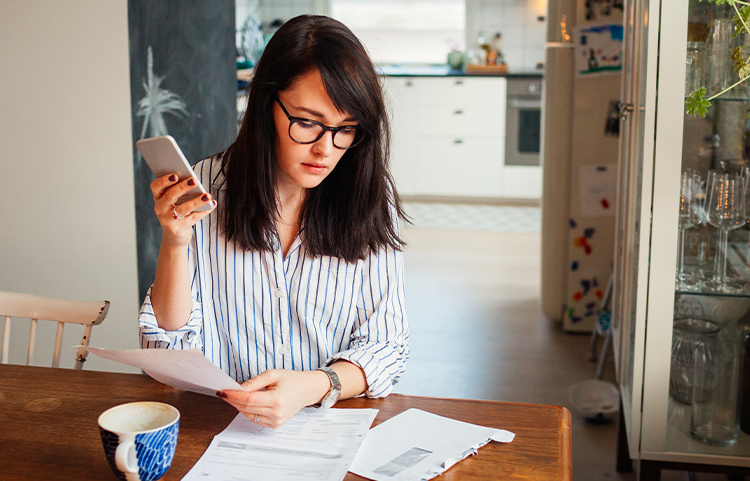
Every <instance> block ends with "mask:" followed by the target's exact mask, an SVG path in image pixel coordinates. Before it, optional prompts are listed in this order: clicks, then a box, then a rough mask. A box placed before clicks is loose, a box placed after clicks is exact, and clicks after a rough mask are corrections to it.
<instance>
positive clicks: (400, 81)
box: [383, 77, 506, 198]
mask: <svg viewBox="0 0 750 481" xmlns="http://www.w3.org/2000/svg"><path fill="white" fill-rule="evenodd" d="M383 79H384V85H385V87H386V95H387V99H388V100H387V102H388V104H389V107H390V109H391V135H392V144H391V168H392V172H393V175H394V178H395V180H396V184H397V186H398V188H399V192H400V193H401V194H402V195H423V196H449V197H474V198H477V197H486V198H499V197H503V190H504V180H503V157H504V152H505V99H506V80H505V78H502V77H484V78H477V77H472V78H466V77H383Z"/></svg>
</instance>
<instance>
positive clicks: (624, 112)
mask: <svg viewBox="0 0 750 481" xmlns="http://www.w3.org/2000/svg"><path fill="white" fill-rule="evenodd" d="M618 108H619V109H620V117H621V118H622V119H623V120H625V119H627V118H628V115H630V112H632V111H633V110H635V105H633V104H628V103H624V102H619V103H618Z"/></svg>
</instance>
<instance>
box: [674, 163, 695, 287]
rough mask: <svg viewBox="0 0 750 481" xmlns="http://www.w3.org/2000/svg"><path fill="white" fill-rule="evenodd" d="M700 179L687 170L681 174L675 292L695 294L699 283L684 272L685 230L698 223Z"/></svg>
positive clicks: (692, 276)
mask: <svg viewBox="0 0 750 481" xmlns="http://www.w3.org/2000/svg"><path fill="white" fill-rule="evenodd" d="M699 184H700V178H699V177H698V176H697V174H696V173H695V172H693V171H692V170H690V169H687V170H686V171H685V172H683V173H682V179H681V183H680V223H679V231H680V244H679V245H678V249H677V262H678V271H677V290H678V291H683V292H696V291H698V290H699V289H700V282H698V281H697V280H696V278H695V275H693V274H691V273H688V272H685V229H689V228H691V227H693V226H695V225H698V224H699V223H700V203H699V202H698V193H699V189H700V188H699Z"/></svg>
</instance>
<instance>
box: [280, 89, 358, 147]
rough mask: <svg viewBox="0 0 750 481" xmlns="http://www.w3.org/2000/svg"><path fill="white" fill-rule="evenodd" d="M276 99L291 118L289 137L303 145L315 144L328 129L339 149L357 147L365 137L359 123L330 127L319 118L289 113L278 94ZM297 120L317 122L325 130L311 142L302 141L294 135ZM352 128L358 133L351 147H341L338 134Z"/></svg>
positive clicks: (332, 140) (287, 116)
mask: <svg viewBox="0 0 750 481" xmlns="http://www.w3.org/2000/svg"><path fill="white" fill-rule="evenodd" d="M274 100H276V103H278V104H279V107H281V111H282V112H284V115H286V118H287V119H288V120H289V129H288V130H287V133H288V134H289V138H290V139H292V141H293V142H295V143H298V144H302V145H307V144H314V143H315V142H317V141H318V140H320V139H321V138H322V137H323V136H324V135H325V134H326V132H327V131H331V142H333V146H334V147H336V148H337V149H341V150H349V149H351V148H352V147H356V146H357V145H359V143H360V142H362V139H363V138H364V131H363V130H362V127H360V126H359V125H344V126H342V127H329V126H327V125H323V124H321V123H320V122H318V121H317V120H312V119H306V118H303V117H294V116H292V115H289V112H287V110H286V107H284V104H282V103H281V100H280V99H279V97H278V95H277V96H274ZM295 122H307V123H311V124H315V125H317V126H319V127H320V128H322V129H323V130H321V131H320V134H318V136H317V137H315V139H314V140H311V141H309V142H300V141H299V140H297V139H295V138H294V137H292V125H293V124H294V123H295ZM351 128H354V129H355V130H356V133H355V134H354V140H352V143H351V145H350V146H349V147H339V146H338V145H336V134H337V133H339V132H340V131H342V130H347V129H351Z"/></svg>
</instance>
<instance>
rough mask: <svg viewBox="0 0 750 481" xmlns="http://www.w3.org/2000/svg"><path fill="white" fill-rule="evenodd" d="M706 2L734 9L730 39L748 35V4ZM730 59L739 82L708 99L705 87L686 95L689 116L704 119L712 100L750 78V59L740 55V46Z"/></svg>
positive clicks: (727, 0)
mask: <svg viewBox="0 0 750 481" xmlns="http://www.w3.org/2000/svg"><path fill="white" fill-rule="evenodd" d="M707 1H708V2H709V3H715V4H716V5H723V4H725V3H726V4H727V5H730V6H731V7H732V8H734V12H735V15H734V16H733V17H732V22H733V23H734V33H732V38H735V37H737V35H739V34H741V33H746V34H750V28H748V24H750V2H746V1H741V0H707ZM737 5H741V7H738V6H737ZM731 59H732V61H733V62H734V71H735V72H737V75H738V76H739V80H738V81H737V82H735V83H734V84H732V85H731V86H729V87H727V88H725V89H724V90H722V91H721V92H719V93H717V94H715V95H712V96H711V97H709V98H705V96H706V87H701V88H699V89H698V90H696V91H695V92H693V93H691V94H690V95H688V98H687V99H685V110H686V111H687V113H688V114H689V115H692V116H698V115H700V116H701V117H705V116H706V112H707V110H708V108H709V107H710V106H711V101H712V100H713V99H715V98H716V97H719V96H721V95H724V94H725V93H727V92H729V91H730V90H732V89H733V88H735V87H736V86H738V85H739V84H741V83H742V82H744V81H745V80H747V79H748V78H749V77H750V58H747V59H746V58H745V56H744V54H743V53H742V46H739V47H737V48H735V49H734V52H732V55H731ZM748 117H749V118H750V114H748Z"/></svg>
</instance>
